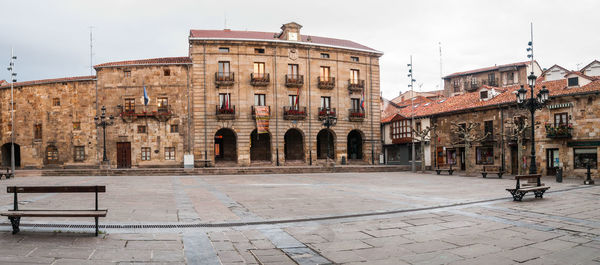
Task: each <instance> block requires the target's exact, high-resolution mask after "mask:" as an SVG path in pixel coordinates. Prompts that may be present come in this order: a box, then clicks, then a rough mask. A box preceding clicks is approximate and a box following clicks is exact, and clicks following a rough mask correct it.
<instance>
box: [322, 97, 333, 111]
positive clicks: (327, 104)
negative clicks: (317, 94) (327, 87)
mask: <svg viewBox="0 0 600 265" xmlns="http://www.w3.org/2000/svg"><path fill="white" fill-rule="evenodd" d="M321 108H324V109H325V108H326V109H328V108H331V97H321Z"/></svg>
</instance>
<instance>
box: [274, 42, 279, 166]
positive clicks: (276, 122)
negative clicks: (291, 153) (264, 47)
mask: <svg viewBox="0 0 600 265" xmlns="http://www.w3.org/2000/svg"><path fill="white" fill-rule="evenodd" d="M275 45H277V44H275ZM274 58H275V66H274V68H275V69H274V71H275V74H274V77H273V79H274V80H275V82H274V83H273V90H274V91H275V92H274V94H275V98H274V101H275V108H274V109H275V159H276V160H277V162H276V165H277V166H279V137H277V136H279V134H278V130H279V121H278V119H277V118H278V117H277V112H278V111H277V46H275V54H274Z"/></svg>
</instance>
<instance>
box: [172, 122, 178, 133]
mask: <svg viewBox="0 0 600 265" xmlns="http://www.w3.org/2000/svg"><path fill="white" fill-rule="evenodd" d="M178 132H179V124H171V133H178Z"/></svg>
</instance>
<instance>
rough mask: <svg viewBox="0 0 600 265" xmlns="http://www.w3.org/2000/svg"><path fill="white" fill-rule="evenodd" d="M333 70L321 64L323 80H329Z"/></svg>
mask: <svg viewBox="0 0 600 265" xmlns="http://www.w3.org/2000/svg"><path fill="white" fill-rule="evenodd" d="M330 73H331V71H330V68H329V66H321V75H320V77H321V81H329V78H330V77H331V75H330Z"/></svg>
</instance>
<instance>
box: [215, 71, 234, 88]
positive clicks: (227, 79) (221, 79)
mask: <svg viewBox="0 0 600 265" xmlns="http://www.w3.org/2000/svg"><path fill="white" fill-rule="evenodd" d="M234 82H235V73H232V72H227V73H225V72H216V73H215V85H217V87H219V86H232V85H233V83H234Z"/></svg>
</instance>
